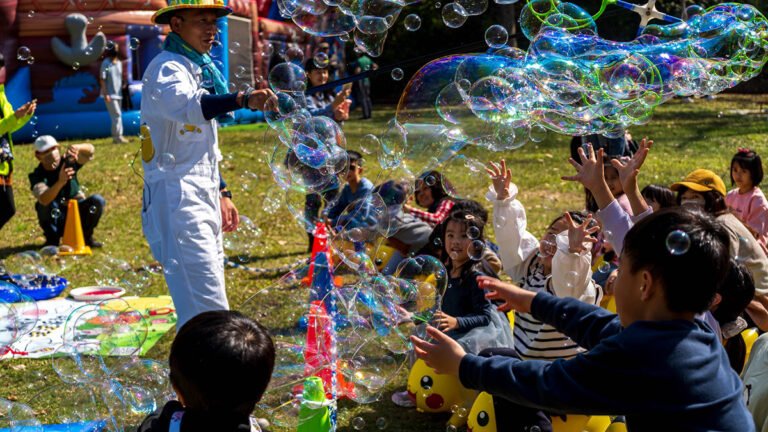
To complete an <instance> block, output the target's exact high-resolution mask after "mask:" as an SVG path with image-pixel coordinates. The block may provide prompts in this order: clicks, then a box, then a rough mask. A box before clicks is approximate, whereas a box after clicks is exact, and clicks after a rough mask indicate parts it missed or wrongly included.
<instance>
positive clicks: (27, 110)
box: [13, 99, 37, 119]
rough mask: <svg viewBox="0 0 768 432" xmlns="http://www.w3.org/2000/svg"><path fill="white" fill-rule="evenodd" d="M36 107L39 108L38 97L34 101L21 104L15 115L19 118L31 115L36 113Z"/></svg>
mask: <svg viewBox="0 0 768 432" xmlns="http://www.w3.org/2000/svg"><path fill="white" fill-rule="evenodd" d="M35 109H37V100H36V99H35V100H33V101H29V102H27V103H25V104H24V105H22V106H20V107H19V108H18V109H17V110H16V111H14V113H13V115H15V116H16V118H17V119H22V118H24V117H26V116H31V115H32V114H34V113H35Z"/></svg>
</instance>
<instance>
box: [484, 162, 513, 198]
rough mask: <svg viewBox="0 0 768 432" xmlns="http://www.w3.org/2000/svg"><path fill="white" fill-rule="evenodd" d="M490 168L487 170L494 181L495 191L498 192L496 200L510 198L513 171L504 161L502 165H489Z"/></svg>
mask: <svg viewBox="0 0 768 432" xmlns="http://www.w3.org/2000/svg"><path fill="white" fill-rule="evenodd" d="M488 165H489V167H488V168H486V169H485V171H486V172H487V173H488V175H490V176H491V181H493V189H494V190H495V191H496V199H497V200H499V201H503V200H505V199H507V198H509V183H510V182H511V181H512V170H510V169H508V168H507V162H506V161H505V160H504V159H502V160H501V164H500V165H496V164H495V163H493V162H489V163H488Z"/></svg>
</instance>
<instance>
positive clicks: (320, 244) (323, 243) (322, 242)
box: [301, 222, 342, 286]
mask: <svg viewBox="0 0 768 432" xmlns="http://www.w3.org/2000/svg"><path fill="white" fill-rule="evenodd" d="M313 235H314V237H315V240H314V241H313V242H312V253H311V254H310V258H309V272H308V273H307V275H306V276H305V277H304V278H302V279H301V282H302V283H303V284H304V285H305V286H310V285H312V274H313V273H314V271H315V256H316V255H317V254H319V253H325V254H328V268H329V269H333V256H332V254H331V252H330V250H329V247H328V231H327V229H326V227H325V224H323V223H322V222H318V223H317V224H316V225H315V231H314V233H313ZM333 281H334V283H335V284H336V286H341V282H342V280H341V278H340V277H338V276H336V277H334V278H333Z"/></svg>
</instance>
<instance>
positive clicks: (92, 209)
mask: <svg viewBox="0 0 768 432" xmlns="http://www.w3.org/2000/svg"><path fill="white" fill-rule="evenodd" d="M98 211H99V208H98V207H96V206H95V205H92V206H90V207H88V213H90V214H92V215H95V214H96V213H98Z"/></svg>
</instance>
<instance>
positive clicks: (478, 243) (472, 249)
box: [467, 240, 485, 261]
mask: <svg viewBox="0 0 768 432" xmlns="http://www.w3.org/2000/svg"><path fill="white" fill-rule="evenodd" d="M484 253H485V242H484V241H482V240H472V242H471V243H470V244H469V247H468V248H467V255H469V259H471V260H473V261H480V260H481V259H483V254H484Z"/></svg>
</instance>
